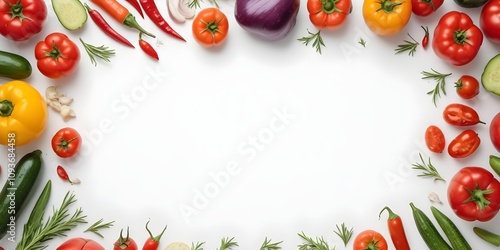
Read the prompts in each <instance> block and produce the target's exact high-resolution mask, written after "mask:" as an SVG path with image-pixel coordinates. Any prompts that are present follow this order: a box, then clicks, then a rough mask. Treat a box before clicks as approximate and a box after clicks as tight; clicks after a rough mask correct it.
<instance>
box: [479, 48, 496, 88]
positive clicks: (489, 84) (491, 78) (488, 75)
mask: <svg viewBox="0 0 500 250" xmlns="http://www.w3.org/2000/svg"><path fill="white" fill-rule="evenodd" d="M481 83H482V85H483V87H484V89H485V90H486V91H488V92H491V93H493V94H495V95H500V54H498V55H496V56H494V57H493V58H491V59H490V61H489V62H488V63H487V64H486V67H484V71H483V74H482V75H481Z"/></svg>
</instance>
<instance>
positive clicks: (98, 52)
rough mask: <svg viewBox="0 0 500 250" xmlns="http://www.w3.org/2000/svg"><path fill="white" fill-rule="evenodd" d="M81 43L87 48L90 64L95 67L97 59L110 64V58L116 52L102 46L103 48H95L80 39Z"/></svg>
mask: <svg viewBox="0 0 500 250" xmlns="http://www.w3.org/2000/svg"><path fill="white" fill-rule="evenodd" d="M80 42H81V43H82V44H83V47H84V48H85V51H87V54H88V55H89V58H90V62H92V64H94V66H97V61H96V57H97V58H101V59H102V60H104V61H106V62H110V59H109V58H110V57H111V56H113V55H114V54H115V50H113V49H109V48H108V47H106V46H104V45H101V46H95V45H92V44H89V43H86V42H84V41H83V40H82V39H81V38H80Z"/></svg>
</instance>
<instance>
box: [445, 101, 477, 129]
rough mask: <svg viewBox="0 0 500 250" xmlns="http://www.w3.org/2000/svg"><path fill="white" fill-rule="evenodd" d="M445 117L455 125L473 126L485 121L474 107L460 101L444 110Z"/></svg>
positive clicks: (446, 120)
mask: <svg viewBox="0 0 500 250" xmlns="http://www.w3.org/2000/svg"><path fill="white" fill-rule="evenodd" d="M443 119H444V121H445V122H447V123H448V124H451V125H454V126H472V125H476V124H478V123H483V124H484V122H482V121H481V120H479V114H478V113H477V112H476V110H474V109H473V108H472V107H469V106H467V105H464V104H460V103H452V104H449V105H448V106H446V107H445V108H444V110H443Z"/></svg>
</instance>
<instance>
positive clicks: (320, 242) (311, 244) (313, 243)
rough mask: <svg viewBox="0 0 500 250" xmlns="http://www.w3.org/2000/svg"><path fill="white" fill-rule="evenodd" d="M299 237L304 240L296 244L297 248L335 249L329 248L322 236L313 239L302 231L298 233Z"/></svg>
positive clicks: (314, 249) (308, 249)
mask: <svg viewBox="0 0 500 250" xmlns="http://www.w3.org/2000/svg"><path fill="white" fill-rule="evenodd" d="M299 236H300V238H302V239H303V240H304V241H305V242H304V243H302V244H300V245H298V247H299V250H335V247H333V248H330V246H329V245H328V242H326V240H325V239H323V237H320V238H318V237H316V239H313V238H311V237H308V236H306V235H305V234H304V232H302V233H300V234H299Z"/></svg>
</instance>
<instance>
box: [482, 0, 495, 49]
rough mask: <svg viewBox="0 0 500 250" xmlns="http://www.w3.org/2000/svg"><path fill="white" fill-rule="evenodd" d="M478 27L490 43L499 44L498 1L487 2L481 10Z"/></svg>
mask: <svg viewBox="0 0 500 250" xmlns="http://www.w3.org/2000/svg"><path fill="white" fill-rule="evenodd" d="M479 26H481V29H482V30H483V32H484V36H485V37H486V38H488V39H489V40H490V41H491V42H494V43H500V32H498V31H499V30H500V1H498V0H491V1H488V2H487V3H486V4H485V5H484V6H483V9H482V10H481V16H480V18H479Z"/></svg>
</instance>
